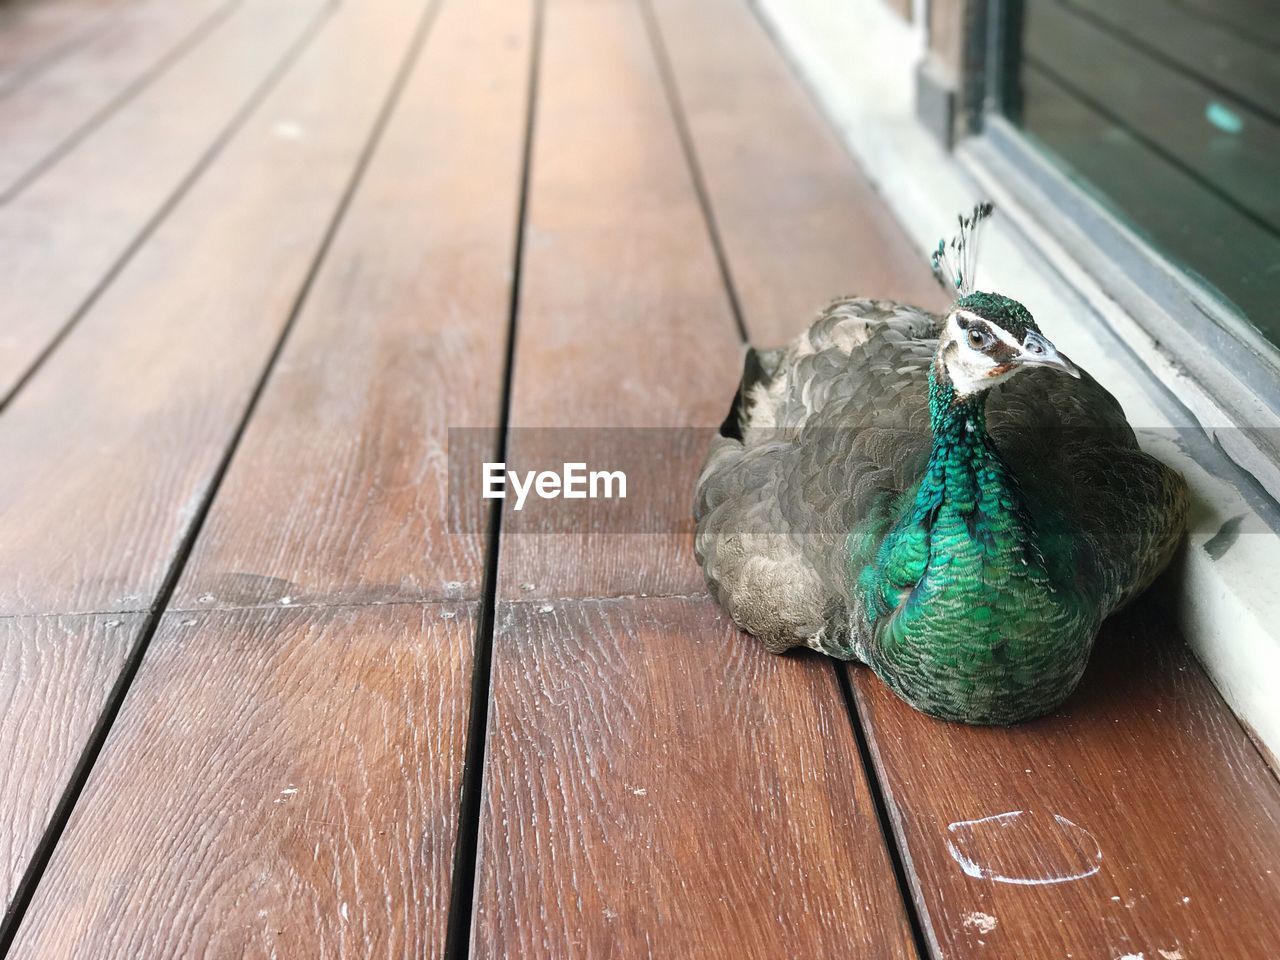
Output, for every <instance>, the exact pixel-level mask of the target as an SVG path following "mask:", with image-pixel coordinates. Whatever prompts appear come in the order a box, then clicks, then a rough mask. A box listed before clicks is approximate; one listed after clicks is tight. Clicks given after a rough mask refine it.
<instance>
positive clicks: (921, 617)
mask: <svg viewBox="0 0 1280 960" xmlns="http://www.w3.org/2000/svg"><path fill="white" fill-rule="evenodd" d="M936 366H937V364H936V362H935V367H936ZM985 406H986V397H985V394H982V395H977V396H973V397H964V398H961V397H957V396H956V394H955V391H954V389H953V387H952V386H951V384H950V383H949V382H948V381H947V379H946V378H945V375H939V374H938V373H937V371H936V370H931V371H930V380H929V412H930V420H931V423H932V427H933V451H932V454H931V456H930V458H929V463H928V466H927V467H926V468H925V471H924V475H923V477H922V478H921V480H920V484H919V486H918V487H917V488H916V490H915V492H914V495H912V496H910V497H909V498H907V499H904V501H903V502H902V504H901V506H900V508H899V515H898V516H897V518H896V522H894V523H893V524H892V526H890V527H889V529H888V531H887V533H885V535H884V538H883V539H882V540H881V541H880V545H879V549H878V550H876V552H875V556H874V558H873V559H872V560H871V562H870V563H866V564H865V566H863V567H862V569H861V570H860V571H855V572H856V573H857V580H858V586H859V589H860V591H861V595H862V599H863V608H864V611H865V616H866V618H867V620H868V622H869V626H870V627H871V631H872V635H873V637H874V641H873V642H872V643H871V644H870V645H869V649H868V650H867V651H866V659H867V661H868V663H870V664H871V665H872V667H874V668H875V670H876V672H877V673H878V674H880V675H881V676H882V677H883V678H884V679H885V680H886V681H887V682H888V683H889V684H890V686H892V687H893V688H894V689H895V690H896V691H897V692H898V694H899V695H900V696H902V697H903V698H904V699H906V700H907V701H908V702H910V703H912V704H914V705H915V706H916V707H918V708H919V709H921V710H924V711H925V712H927V713H931V714H934V715H935V716H940V717H944V718H947V719H957V720H965V721H968V722H971V723H972V722H986V723H1011V722H1014V721H1015V720H1020V719H1025V718H1026V717H1028V716H1034V715H1036V714H1039V713H1043V712H1045V711H1046V710H1048V709H1051V708H1052V707H1053V706H1055V705H1056V704H1057V703H1059V702H1060V701H1061V700H1062V699H1063V698H1064V697H1065V696H1066V695H1067V693H1069V692H1070V690H1071V689H1072V688H1073V687H1074V686H1075V683H1076V681H1077V680H1078V679H1079V676H1080V673H1081V671H1082V670H1083V668H1084V663H1085V660H1086V659H1087V656H1088V648H1089V644H1090V641H1091V640H1092V637H1093V635H1094V631H1095V628H1096V623H1094V622H1093V617H1092V616H1090V615H1088V614H1087V613H1086V609H1087V605H1086V604H1083V603H1081V602H1080V598H1079V597H1077V596H1076V595H1075V593H1074V591H1073V590H1072V589H1070V584H1071V582H1072V562H1071V547H1070V538H1069V537H1067V536H1065V535H1064V533H1065V531H1060V530H1059V529H1058V526H1059V525H1058V524H1057V522H1056V518H1054V517H1048V516H1035V515H1034V514H1033V511H1032V509H1031V508H1030V506H1029V505H1028V502H1027V500H1026V499H1025V497H1024V496H1023V493H1022V491H1021V489H1020V488H1019V485H1018V482H1017V479H1016V478H1015V477H1014V476H1013V474H1012V472H1011V471H1010V469H1009V467H1008V465H1007V464H1006V463H1005V461H1004V460H1003V458H1002V457H1001V456H1000V453H999V451H998V450H997V449H996V447H995V444H994V442H993V441H992V439H991V437H990V436H989V434H988V433H987V425H986V414H985ZM854 561H855V563H856V562H857V558H856V557H855V558H854Z"/></svg>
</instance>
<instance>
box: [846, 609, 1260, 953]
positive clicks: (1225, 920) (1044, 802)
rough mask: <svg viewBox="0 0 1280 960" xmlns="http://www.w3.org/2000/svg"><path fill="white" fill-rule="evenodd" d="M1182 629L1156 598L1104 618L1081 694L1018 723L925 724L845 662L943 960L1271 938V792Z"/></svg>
mask: <svg viewBox="0 0 1280 960" xmlns="http://www.w3.org/2000/svg"><path fill="white" fill-rule="evenodd" d="M1174 636H1175V635H1174V633H1173V631H1172V628H1171V627H1170V626H1169V625H1168V624H1166V623H1164V622H1163V619H1162V617H1161V615H1160V614H1159V613H1158V611H1157V609H1156V605H1155V603H1153V602H1150V601H1147V602H1143V603H1140V604H1139V605H1137V606H1135V607H1134V608H1132V609H1131V610H1130V611H1129V612H1128V613H1126V614H1124V615H1122V616H1121V617H1117V618H1113V619H1112V620H1110V621H1108V623H1107V625H1106V627H1105V628H1104V632H1103V636H1102V637H1101V639H1100V640H1099V641H1098V648H1097V652H1096V653H1095V654H1094V662H1093V663H1092V665H1091V666H1090V668H1089V671H1088V673H1087V674H1086V676H1085V679H1084V681H1083V682H1082V684H1081V688H1080V691H1079V692H1078V693H1077V694H1076V696H1074V697H1073V698H1072V699H1071V700H1069V701H1068V702H1067V704H1066V705H1065V706H1064V707H1063V708H1061V709H1060V710H1058V711H1057V712H1056V713H1055V714H1053V715H1052V716H1050V717H1048V718H1045V719H1043V720H1039V721H1036V722H1034V723H1030V724H1024V725H1022V726H1019V727H1014V728H1010V729H992V728H980V727H965V726H961V725H957V724H945V723H938V722H935V721H931V720H928V719H926V718H923V717H921V716H920V715H919V714H917V713H915V712H914V711H913V710H911V708H910V707H908V706H906V705H905V704H904V703H902V702H901V701H899V700H897V699H896V698H895V697H894V696H893V695H892V694H891V693H890V692H889V691H888V690H887V688H886V687H885V686H884V685H883V684H881V683H880V682H879V681H877V680H876V679H875V678H874V677H873V676H871V675H870V673H869V672H868V671H866V670H862V669H859V670H855V671H854V679H855V683H856V685H857V692H858V700H859V705H860V711H861V712H862V714H863V717H864V719H865V721H866V724H867V728H868V730H869V732H870V736H871V740H872V749H873V751H874V753H875V755H876V760H877V765H878V767H879V768H880V769H881V771H882V774H883V777H884V781H885V783H886V784H887V786H888V795H889V799H890V802H891V809H892V811H893V817H894V820H895V827H896V831H897V833H898V836H899V838H900V840H901V841H902V842H903V843H904V845H905V847H906V849H907V851H908V854H909V856H908V864H909V866H910V871H911V879H912V885H913V888H914V890H915V894H916V896H917V898H919V900H920V901H921V903H922V905H923V908H924V909H923V911H922V912H923V914H924V915H925V916H926V919H927V925H928V933H929V935H930V937H931V939H932V941H933V944H934V947H935V949H936V950H937V951H938V954H939V955H940V956H947V957H955V958H964V957H984V956H1002V957H1005V956H1007V957H1055V956H1076V957H1095V956H1104V957H1121V956H1125V957H1134V956H1142V957H1147V958H1155V957H1164V958H1169V957H1177V956H1181V957H1186V958H1194V957H1267V956H1272V955H1274V954H1275V953H1276V950H1277V948H1280V920H1278V919H1277V918H1280V788H1277V785H1276V782H1275V779H1274V778H1273V776H1272V774H1271V772H1270V770H1269V769H1268V767H1267V766H1266V764H1265V763H1264V762H1263V761H1262V759H1261V757H1260V756H1259V754H1258V752H1257V751H1256V750H1255V749H1254V747H1253V745H1252V744H1251V743H1250V742H1249V740H1248V738H1247V737H1246V736H1245V734H1244V732H1243V731H1242V730H1241V729H1240V725H1239V724H1238V722H1237V721H1236V720H1235V718H1234V717H1232V716H1231V714H1230V712H1229V711H1228V710H1227V707H1226V705H1225V704H1224V703H1223V702H1222V700H1221V698H1220V697H1219V696H1218V693H1217V691H1215V690H1214V689H1213V687H1212V685H1211V684H1210V683H1209V681H1208V680H1207V679H1206V678H1205V676H1204V673H1203V671H1202V670H1201V668H1200V666H1199V665H1198V664H1197V663H1196V662H1195V660H1194V658H1193V657H1192V655H1191V654H1190V653H1189V651H1188V650H1187V648H1186V646H1185V645H1184V644H1183V643H1181V642H1180V641H1177V640H1175V639H1174ZM1019 812H1020V815H1016V816H1013V815H1010V814H1017V813H1019ZM1002 814H1005V815H1010V816H1004V817H1000V818H999V819H994V820H992V819H987V818H991V817H995V816H997V815H1002ZM1055 818H1065V819H1063V820H1058V819H1055ZM975 821H976V822H975ZM975 873H976V874H979V875H978V876H974V875H973V874H975ZM992 873H996V874H998V875H1000V876H1003V877H1006V878H1007V879H1006V880H1005V881H1003V882H1001V881H997V880H995V879H993V878H992V876H991V874H992ZM1085 873H1088V874H1089V875H1088V876H1084V877H1082V878H1081V879H1077V880H1068V879H1064V878H1067V877H1070V876H1074V875H1077V874H1085ZM1019 880H1020V881H1021V882H1020V883H1019V882H1014V881H1019ZM1032 881H1035V882H1032ZM1055 881H1061V882H1055Z"/></svg>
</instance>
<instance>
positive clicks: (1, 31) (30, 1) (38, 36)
mask: <svg viewBox="0 0 1280 960" xmlns="http://www.w3.org/2000/svg"><path fill="white" fill-rule="evenodd" d="M119 6H120V0H17V2H14V3H7V4H5V5H4V6H3V7H0V96H3V95H4V94H5V93H6V92H8V91H10V90H13V89H14V88H16V87H18V86H20V85H21V84H22V83H23V82H24V81H26V80H28V79H30V78H31V77H33V76H36V75H38V74H39V73H40V71H41V70H43V69H46V68H47V67H48V66H50V65H51V64H53V63H55V62H57V60H58V59H59V57H61V56H64V55H66V54H67V53H68V52H70V51H71V50H73V49H75V47H76V46H78V45H79V44H81V43H84V42H85V41H86V40H87V39H89V38H90V37H92V36H93V35H94V34H95V33H96V32H97V31H99V30H101V29H103V28H104V27H105V26H106V24H107V17H108V16H109V15H110V14H111V13H112V12H113V8H116V7H119Z"/></svg>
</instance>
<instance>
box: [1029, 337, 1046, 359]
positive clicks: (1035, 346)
mask: <svg viewBox="0 0 1280 960" xmlns="http://www.w3.org/2000/svg"><path fill="white" fill-rule="evenodd" d="M1027 352H1028V353H1034V354H1036V355H1037V356H1039V355H1040V354H1042V353H1044V344H1043V343H1041V342H1040V341H1039V340H1028V341H1027Z"/></svg>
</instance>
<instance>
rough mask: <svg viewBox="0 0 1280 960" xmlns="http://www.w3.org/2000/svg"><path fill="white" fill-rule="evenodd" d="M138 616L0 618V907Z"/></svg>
mask: <svg viewBox="0 0 1280 960" xmlns="http://www.w3.org/2000/svg"><path fill="white" fill-rule="evenodd" d="M141 622H142V615H141V614H133V613H128V614H108V615H100V616H92V615H90V616H79V617H3V618H0V769H3V771H4V772H3V774H0V912H2V911H3V910H5V909H7V908H8V906H9V903H10V902H11V900H12V898H13V895H14V893H15V891H16V890H17V888H18V884H19V882H20V881H21V879H22V875H23V873H24V872H25V871H26V869H27V866H28V864H29V863H30V862H31V857H32V855H33V854H34V853H35V850H36V846H37V845H38V844H39V843H40V840H41V838H42V837H43V835H44V831H45V827H46V826H47V825H48V820H49V813H50V810H51V809H52V806H53V804H55V803H57V800H58V798H59V796H60V795H61V793H62V790H63V788H64V787H65V786H66V784H67V781H68V780H69V779H70V778H71V773H72V771H73V770H74V769H75V766H76V764H77V763H78V762H79V760H80V756H81V753H82V751H83V749H84V745H85V743H86V742H87V741H88V739H89V735H90V733H91V732H92V730H93V726H94V724H95V723H96V722H97V719H98V715H99V714H100V713H101V712H102V707H103V705H104V704H105V703H106V700H107V697H108V695H109V694H110V692H111V687H112V685H113V684H114V683H115V679H116V676H117V675H118V674H119V672H120V668H121V667H122V666H123V664H124V661H125V657H126V656H127V654H128V652H129V648H130V645H131V644H132V641H133V638H134V636H135V635H136V632H137V630H138V628H139V626H140V625H141Z"/></svg>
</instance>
